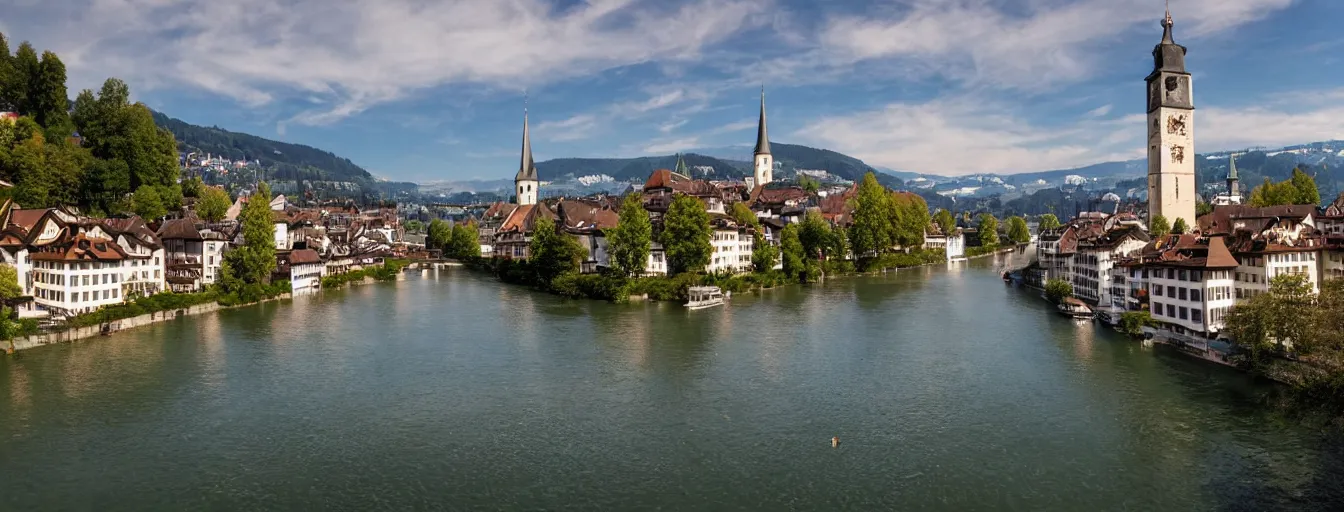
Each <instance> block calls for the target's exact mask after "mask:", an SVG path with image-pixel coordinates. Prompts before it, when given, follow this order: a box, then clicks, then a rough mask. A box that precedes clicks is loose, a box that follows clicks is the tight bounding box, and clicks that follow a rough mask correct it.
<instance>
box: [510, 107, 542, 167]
mask: <svg viewBox="0 0 1344 512" xmlns="http://www.w3.org/2000/svg"><path fill="white" fill-rule="evenodd" d="M521 180H532V181H540V180H538V179H537V164H536V163H535V162H533V161H532V138H531V137H530V136H529V135H528V133H527V109H523V159H522V163H521V164H519V165H518V174H517V175H516V176H514V177H513V181H521Z"/></svg>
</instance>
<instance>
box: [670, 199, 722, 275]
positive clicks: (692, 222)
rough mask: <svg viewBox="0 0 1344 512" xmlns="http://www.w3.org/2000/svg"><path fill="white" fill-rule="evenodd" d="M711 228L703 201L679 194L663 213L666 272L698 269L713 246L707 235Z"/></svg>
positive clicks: (706, 262) (712, 250) (709, 235)
mask: <svg viewBox="0 0 1344 512" xmlns="http://www.w3.org/2000/svg"><path fill="white" fill-rule="evenodd" d="M713 234H714V228H712V227H711V226H710V225H709V212H706V211H705V205H704V203H701V202H700V200H699V199H696V198H694V197H691V196H685V195H679V196H677V197H676V198H674V199H672V204H671V205H670V206H668V208H667V214H665V215H663V234H662V242H663V250H664V251H666V252H667V265H668V273H669V274H671V275H677V274H681V273H683V272H699V271H700V270H703V269H704V268H705V266H706V265H709V258H710V257H711V255H712V254H713V252H714V246H713V245H711V244H710V242H709V239H710V237H711V236H713Z"/></svg>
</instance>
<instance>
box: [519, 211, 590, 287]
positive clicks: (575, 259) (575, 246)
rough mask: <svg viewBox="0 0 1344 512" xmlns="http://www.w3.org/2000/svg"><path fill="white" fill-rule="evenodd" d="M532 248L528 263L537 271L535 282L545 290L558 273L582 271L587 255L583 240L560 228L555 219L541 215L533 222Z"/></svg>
mask: <svg viewBox="0 0 1344 512" xmlns="http://www.w3.org/2000/svg"><path fill="white" fill-rule="evenodd" d="M530 249H531V251H530V252H531V255H530V256H529V257H528V264H529V265H530V266H531V268H532V272H533V273H534V275H535V279H536V280H535V282H534V284H535V285H536V286H538V287H540V288H542V289H544V290H549V289H550V288H551V283H552V282H553V281H555V279H556V278H557V277H560V276H562V275H565V274H569V273H574V272H578V271H579V263H580V262H581V261H582V259H583V246H581V245H579V241H578V240H575V239H574V237H573V236H570V234H569V233H565V232H563V231H559V230H557V229H556V227H555V221H552V220H551V219H548V218H539V219H537V222H536V224H535V225H533V228H532V244H531V246H530Z"/></svg>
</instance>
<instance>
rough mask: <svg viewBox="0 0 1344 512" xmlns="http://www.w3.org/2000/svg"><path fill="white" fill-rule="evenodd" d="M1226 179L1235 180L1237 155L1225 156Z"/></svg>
mask: <svg viewBox="0 0 1344 512" xmlns="http://www.w3.org/2000/svg"><path fill="white" fill-rule="evenodd" d="M1227 179H1229V180H1235V179H1240V178H1237V155H1236V153H1233V154H1231V155H1228V156H1227Z"/></svg>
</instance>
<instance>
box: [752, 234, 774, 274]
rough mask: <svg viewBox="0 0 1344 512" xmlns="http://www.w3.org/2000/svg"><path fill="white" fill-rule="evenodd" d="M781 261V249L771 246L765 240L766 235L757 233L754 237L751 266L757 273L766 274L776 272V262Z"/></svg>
mask: <svg viewBox="0 0 1344 512" xmlns="http://www.w3.org/2000/svg"><path fill="white" fill-rule="evenodd" d="M778 259H779V249H776V248H775V246H773V245H770V242H769V241H767V240H766V239H765V235H763V234H761V232H760V231H757V232H756V234H755V235H754V236H753V237H752V245H751V266H752V269H754V270H755V271H756V272H757V273H764V272H769V271H771V270H774V268H775V262H776V261H777V260H778Z"/></svg>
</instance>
